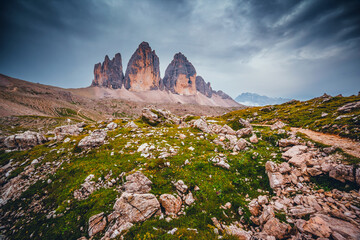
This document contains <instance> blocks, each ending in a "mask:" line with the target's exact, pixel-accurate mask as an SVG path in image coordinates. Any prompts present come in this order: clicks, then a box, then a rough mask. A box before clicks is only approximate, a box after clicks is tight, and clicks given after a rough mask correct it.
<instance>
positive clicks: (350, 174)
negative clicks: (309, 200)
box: [329, 164, 355, 183]
mask: <svg viewBox="0 0 360 240" xmlns="http://www.w3.org/2000/svg"><path fill="white" fill-rule="evenodd" d="M329 177H331V178H334V179H336V180H338V181H340V182H343V183H345V181H350V182H355V176H354V167H353V166H352V165H344V164H339V165H336V166H335V167H333V168H332V169H331V170H330V172H329Z"/></svg>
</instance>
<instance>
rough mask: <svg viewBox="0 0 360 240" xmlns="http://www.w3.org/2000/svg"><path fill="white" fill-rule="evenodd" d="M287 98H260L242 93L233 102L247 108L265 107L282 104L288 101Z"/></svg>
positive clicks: (257, 95) (255, 94)
mask: <svg viewBox="0 0 360 240" xmlns="http://www.w3.org/2000/svg"><path fill="white" fill-rule="evenodd" d="M290 100H291V99H289V98H280V97H276V98H273V97H268V96H261V95H259V94H257V93H249V92H247V93H242V94H240V95H239V96H237V97H236V98H235V101H237V102H238V103H241V104H244V105H247V106H266V105H275V104H282V103H285V102H288V101H290Z"/></svg>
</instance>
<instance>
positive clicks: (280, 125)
mask: <svg viewBox="0 0 360 240" xmlns="http://www.w3.org/2000/svg"><path fill="white" fill-rule="evenodd" d="M285 126H286V124H285V123H283V122H282V121H277V122H276V123H274V124H273V125H271V126H270V129H271V130H277V129H280V128H283V127H285Z"/></svg>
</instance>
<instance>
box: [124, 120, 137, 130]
mask: <svg viewBox="0 0 360 240" xmlns="http://www.w3.org/2000/svg"><path fill="white" fill-rule="evenodd" d="M124 128H139V127H138V125H136V123H134V122H133V121H130V122H128V123H127V124H126V125H125V126H124Z"/></svg>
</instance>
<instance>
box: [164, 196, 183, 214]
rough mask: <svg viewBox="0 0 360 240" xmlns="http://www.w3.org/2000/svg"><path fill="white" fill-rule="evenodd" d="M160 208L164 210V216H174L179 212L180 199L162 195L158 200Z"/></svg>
mask: <svg viewBox="0 0 360 240" xmlns="http://www.w3.org/2000/svg"><path fill="white" fill-rule="evenodd" d="M159 202H160V204H161V206H162V207H163V208H164V209H165V214H166V215H176V214H177V213H178V212H179V211H180V210H181V204H182V201H181V198H180V197H177V198H176V197H174V196H173V195H171V194H162V195H161V196H160V198H159Z"/></svg>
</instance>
